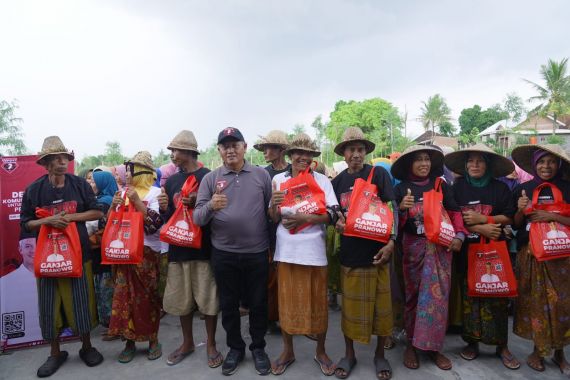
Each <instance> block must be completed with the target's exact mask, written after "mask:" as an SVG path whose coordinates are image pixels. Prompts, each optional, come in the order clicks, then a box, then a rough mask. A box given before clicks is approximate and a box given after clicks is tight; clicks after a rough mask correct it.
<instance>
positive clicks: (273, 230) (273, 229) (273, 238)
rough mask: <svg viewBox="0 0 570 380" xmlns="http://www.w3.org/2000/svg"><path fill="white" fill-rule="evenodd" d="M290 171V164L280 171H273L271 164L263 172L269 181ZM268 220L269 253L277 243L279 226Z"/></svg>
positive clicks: (273, 250)
mask: <svg viewBox="0 0 570 380" xmlns="http://www.w3.org/2000/svg"><path fill="white" fill-rule="evenodd" d="M290 169H291V164H287V167H286V168H285V169H282V170H275V169H273V165H271V164H270V165H267V166H266V167H265V170H267V172H268V173H269V176H270V177H271V179H273V177H275V176H276V175H277V174H280V173H284V172H286V171H287V170H290ZM268 220H269V228H268V231H269V248H270V250H271V252H275V244H276V243H277V226H278V225H279V224H275V223H273V220H271V218H268Z"/></svg>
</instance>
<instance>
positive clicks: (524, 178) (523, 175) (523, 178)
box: [513, 161, 534, 183]
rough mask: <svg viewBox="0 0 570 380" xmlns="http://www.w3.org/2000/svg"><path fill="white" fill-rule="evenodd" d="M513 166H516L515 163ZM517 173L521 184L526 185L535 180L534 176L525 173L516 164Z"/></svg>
mask: <svg viewBox="0 0 570 380" xmlns="http://www.w3.org/2000/svg"><path fill="white" fill-rule="evenodd" d="M513 164H515V162H514V161H513ZM515 172H517V178H518V180H519V183H525V182H528V181H530V180H531V179H533V178H534V177H533V176H532V174H529V173H527V172H525V171H524V170H522V169H521V168H520V167H519V166H518V165H517V164H515Z"/></svg>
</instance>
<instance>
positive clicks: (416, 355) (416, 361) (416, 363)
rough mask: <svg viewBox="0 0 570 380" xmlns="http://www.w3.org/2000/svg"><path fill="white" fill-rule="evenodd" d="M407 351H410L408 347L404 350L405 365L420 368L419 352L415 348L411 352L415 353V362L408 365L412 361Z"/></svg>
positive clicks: (410, 367)
mask: <svg viewBox="0 0 570 380" xmlns="http://www.w3.org/2000/svg"><path fill="white" fill-rule="evenodd" d="M407 352H408V348H406V349H405V350H404V366H405V367H406V368H409V369H418V368H420V361H419V359H418V353H417V352H416V351H415V350H413V349H412V350H411V354H410V355H413V360H414V364H412V365H408V363H409V362H410V360H408V359H410V357H409V356H408V354H407ZM406 362H408V363H406Z"/></svg>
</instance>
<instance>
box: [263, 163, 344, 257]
mask: <svg viewBox="0 0 570 380" xmlns="http://www.w3.org/2000/svg"><path fill="white" fill-rule="evenodd" d="M286 174H288V172H284V173H280V174H277V175H276V176H275V177H273V181H274V182H275V184H276V185H277V188H278V189H280V188H281V184H282V183H284V182H286V181H288V180H289V179H291V177H290V176H286ZM312 174H313V177H314V178H315V181H316V182H317V184H318V185H319V187H320V188H321V189H322V190H323V192H324V193H325V203H326V205H327V206H328V207H332V206H337V205H338V202H337V200H336V196H335V194H334V190H333V187H332V184H331V181H329V179H328V178H327V177H326V176H324V175H322V174H320V173H316V172H313V173H312ZM325 230H326V225H325V224H313V225H311V226H309V227H306V228H304V229H302V230H301V231H299V232H297V233H295V234H291V233H289V230H287V229H286V228H285V227H283V224H282V223H281V222H280V223H279V226H278V227H277V244H276V247H275V257H274V260H275V261H281V262H284V263H291V264H300V265H314V266H326V265H327V254H326V241H325V240H326V232H325Z"/></svg>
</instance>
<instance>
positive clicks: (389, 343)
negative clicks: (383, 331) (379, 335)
mask: <svg viewBox="0 0 570 380" xmlns="http://www.w3.org/2000/svg"><path fill="white" fill-rule="evenodd" d="M394 347H396V341H395V340H394V338H392V337H391V336H387V337H386V340H385V341H384V349H385V350H391V349H392V348H394Z"/></svg>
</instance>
